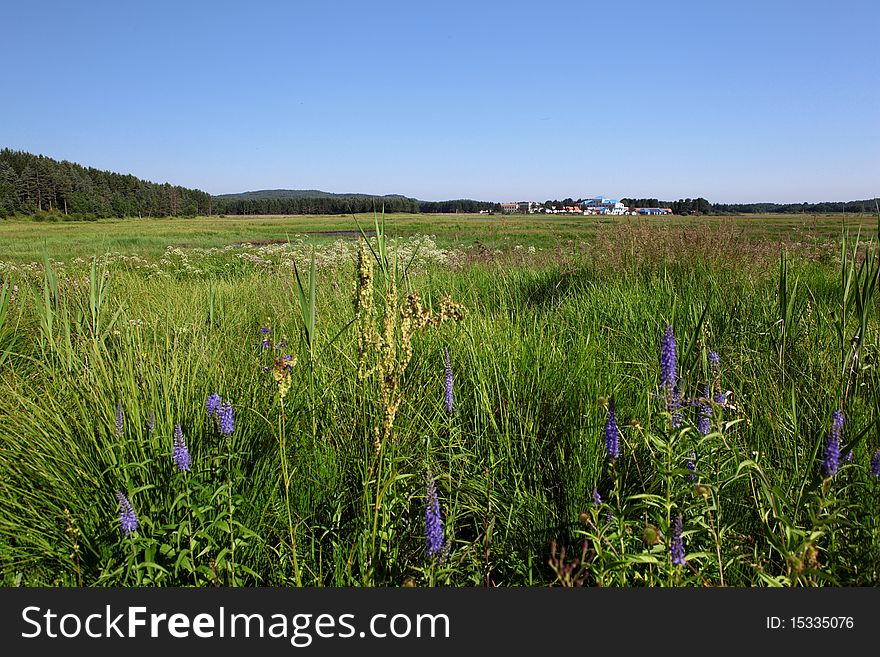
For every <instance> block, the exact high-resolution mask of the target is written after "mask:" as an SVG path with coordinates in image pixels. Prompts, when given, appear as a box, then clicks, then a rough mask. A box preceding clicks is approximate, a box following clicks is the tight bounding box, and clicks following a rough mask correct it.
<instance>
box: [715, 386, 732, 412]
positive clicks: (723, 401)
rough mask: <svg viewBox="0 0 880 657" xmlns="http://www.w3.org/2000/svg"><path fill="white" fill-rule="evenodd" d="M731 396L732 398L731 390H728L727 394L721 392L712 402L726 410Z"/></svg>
mask: <svg viewBox="0 0 880 657" xmlns="http://www.w3.org/2000/svg"><path fill="white" fill-rule="evenodd" d="M729 396H730V390H728V391H727V392H719V393H718V394H717V395H715V397H713V398H712V401H714V402H715V403H716V404H718V405H719V406H721V408H726V407H727V398H728V397H729Z"/></svg>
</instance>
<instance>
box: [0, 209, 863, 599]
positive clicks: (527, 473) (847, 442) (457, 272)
mask: <svg viewBox="0 0 880 657" xmlns="http://www.w3.org/2000/svg"><path fill="white" fill-rule="evenodd" d="M361 229H363V231H364V232H363V234H361V232H360V231H361ZM877 229H878V219H877V217H876V216H868V215H850V216H846V217H842V216H841V215H837V216H830V215H828V216H811V215H773V216H767V215H748V216H746V215H743V216H717V217H669V218H666V217H653V218H640V217H607V218H606V217H580V216H575V217H562V216H559V217H541V216H509V217H503V216H502V217H498V216H496V217H485V216H482V217H481V216H438V217H425V216H419V215H388V216H385V217H384V218H383V217H374V216H373V215H369V216H367V215H359V216H357V217H352V216H329V217H328V216H307V217H264V216H259V217H231V216H230V217H198V218H194V219H150V220H147V219H140V220H138V219H126V220H112V221H111V220H100V221H95V222H69V223H67V222H58V223H50V222H34V221H25V220H8V221H3V222H0V245H2V248H0V401H2V403H0V581H2V582H3V584H4V585H6V586H19V585H20V586H81V585H87V586H135V585H142V586H154V585H155V586H440V585H443V586H855V585H873V584H876V583H877V581H878V578H880V520H878V507H877V500H878V493H880V431H878V421H880V370H878V366H880V334H878V313H877V311H878V297H877V284H878V277H880V261H878V251H877V246H878V244H877ZM364 237H365V238H366V239H364ZM664 336H665V337H664ZM673 351H674V353H673ZM447 354H448V356H447ZM213 395H218V396H219V399H218V398H217V397H213ZM218 404H219V405H220V406H219V408H218V406H217V405H218Z"/></svg>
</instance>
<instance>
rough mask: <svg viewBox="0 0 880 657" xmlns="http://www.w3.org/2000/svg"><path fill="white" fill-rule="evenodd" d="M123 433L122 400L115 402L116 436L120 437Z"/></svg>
mask: <svg viewBox="0 0 880 657" xmlns="http://www.w3.org/2000/svg"><path fill="white" fill-rule="evenodd" d="M123 433H125V416H124V415H123V414H122V402H121V401H120V402H116V437H117V438H122V434H123Z"/></svg>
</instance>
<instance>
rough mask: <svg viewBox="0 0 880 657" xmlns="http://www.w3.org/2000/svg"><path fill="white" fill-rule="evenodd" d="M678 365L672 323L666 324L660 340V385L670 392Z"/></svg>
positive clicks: (673, 385) (675, 378)
mask: <svg viewBox="0 0 880 657" xmlns="http://www.w3.org/2000/svg"><path fill="white" fill-rule="evenodd" d="M677 370H678V367H677V363H676V355H675V334H674V333H673V332H672V324H669V325H667V326H666V331H665V332H664V333H663V339H662V340H661V341H660V387H661V388H667V389H668V390H669V391H670V392H671V391H672V389H673V388H675V384H676V382H677V381H678V372H677Z"/></svg>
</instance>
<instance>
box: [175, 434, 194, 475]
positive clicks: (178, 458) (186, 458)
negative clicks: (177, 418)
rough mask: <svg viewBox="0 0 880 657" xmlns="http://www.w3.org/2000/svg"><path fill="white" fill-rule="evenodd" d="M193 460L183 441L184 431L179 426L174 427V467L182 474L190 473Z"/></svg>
mask: <svg viewBox="0 0 880 657" xmlns="http://www.w3.org/2000/svg"><path fill="white" fill-rule="evenodd" d="M191 461H192V459H191V458H190V455H189V449H187V447H186V442H185V441H184V440H183V429H181V428H180V425H179V424H175V425H174V465H175V466H176V467H177V469H178V470H180V471H181V472H189V468H190V463H191Z"/></svg>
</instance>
